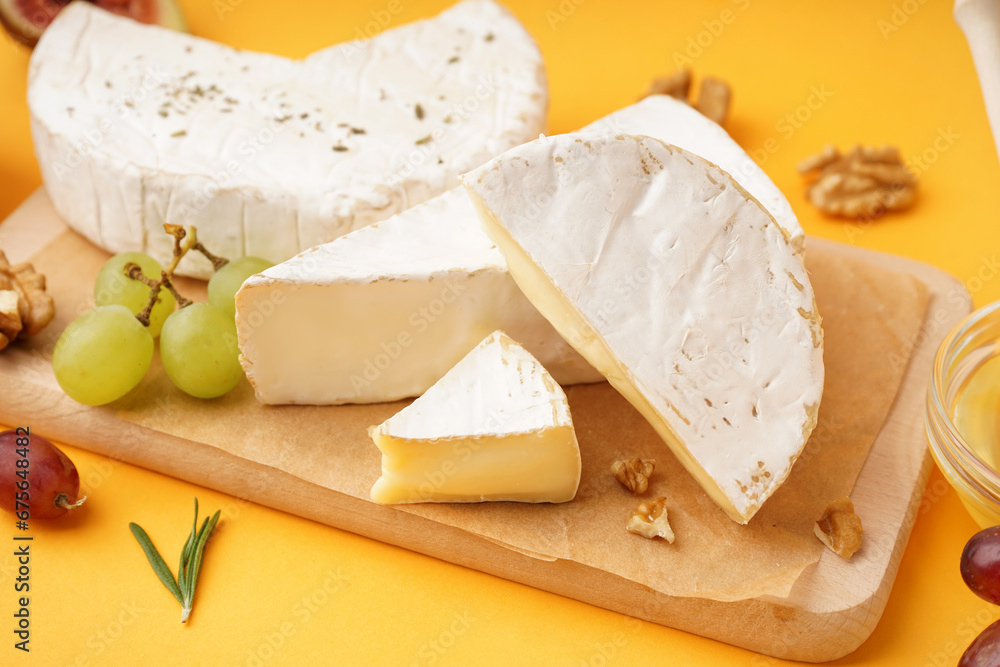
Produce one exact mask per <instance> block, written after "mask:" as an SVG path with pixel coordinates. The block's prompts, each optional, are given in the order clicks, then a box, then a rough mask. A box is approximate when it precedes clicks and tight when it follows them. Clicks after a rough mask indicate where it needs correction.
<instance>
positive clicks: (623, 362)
mask: <svg viewBox="0 0 1000 667" xmlns="http://www.w3.org/2000/svg"><path fill="white" fill-rule="evenodd" d="M462 181H463V183H464V185H465V186H466V188H467V189H468V191H469V193H470V195H471V196H472V198H473V201H474V202H475V203H476V207H477V209H478V211H479V214H480V217H481V220H482V222H483V225H484V227H485V229H486V230H487V232H488V233H489V234H490V236H491V237H492V238H493V240H494V242H495V243H496V244H497V246H498V247H499V248H500V250H501V252H503V254H504V257H505V258H506V260H507V265H508V268H509V270H510V272H511V274H512V275H513V276H514V279H515V280H516V281H517V283H518V285H519V286H520V287H521V289H522V291H523V292H524V293H525V295H526V296H527V297H528V298H529V299H530V300H531V302H532V303H533V304H534V305H535V306H536V307H537V308H538V310H539V311H540V312H541V313H542V314H543V315H545V317H546V318H548V319H549V321H550V322H552V324H553V326H555V328H556V330H557V331H559V333H560V334H562V336H563V338H565V339H566V340H567V341H568V342H570V343H571V344H572V345H573V346H574V347H575V348H576V349H577V350H578V351H579V352H580V353H581V354H582V355H583V356H584V357H585V358H586V359H587V360H588V361H590V363H591V364H593V366H594V367H595V368H597V369H598V370H599V371H601V372H602V373H603V374H604V375H605V376H606V377H607V378H608V380H609V381H610V382H611V383H612V384H613V385H614V386H615V388H616V389H618V391H620V392H621V393H622V394H623V395H624V396H625V397H626V398H627V399H628V400H629V401H630V402H631V403H632V405H634V406H635V407H636V408H637V409H638V410H639V411H640V412H641V413H642V414H643V416H644V417H645V418H646V419H647V420H648V421H649V422H650V423H651V424H652V425H653V426H654V428H656V430H657V432H658V433H659V434H660V436H661V437H662V438H663V439H664V441H666V443H667V444H668V445H669V446H670V447H671V449H672V450H673V451H674V453H675V454H676V456H677V457H678V459H679V460H680V461H681V463H683V464H684V466H685V467H686V468H687V469H688V470H689V471H690V472H691V474H692V475H693V476H694V477H695V478H696V479H697V480H698V481H699V482H700V483H701V485H702V486H703V487H704V489H705V491H706V492H707V493H708V494H709V495H710V496H711V497H712V499H713V500H715V502H716V503H718V504H719V506H720V507H722V509H724V510H725V511H726V513H727V514H728V515H729V516H730V517H731V518H732V519H733V520H735V521H737V522H740V523H746V522H747V521H749V520H750V518H751V517H753V515H754V513H756V512H757V510H758V509H759V508H760V506H761V504H762V503H763V502H764V501H765V500H766V499H767V498H768V497H769V496H770V495H771V494H772V493H774V491H775V490H776V489H777V488H778V486H779V485H780V484H781V483H782V482H783V481H784V480H785V478H786V477H787V476H788V474H789V471H790V470H791V467H792V464H793V463H794V462H795V459H796V458H797V457H798V456H799V454H800V452H801V451H802V448H803V446H804V444H805V442H806V439H807V438H808V437H809V434H810V433H811V431H812V430H813V428H814V426H815V424H816V416H817V411H818V409H819V402H820V397H821V394H822V389H823V347H822V341H823V334H822V330H821V328H820V318H819V315H818V313H817V311H816V304H815V300H814V298H813V291H812V288H811V286H810V284H809V277H808V275H807V274H806V270H805V268H804V266H803V263H802V259H801V257H800V256H799V255H798V254H797V253H796V252H795V251H794V249H793V247H792V245H791V244H790V243H789V235H788V234H787V232H786V231H785V230H783V229H782V228H781V227H779V226H778V225H777V224H776V223H775V220H774V218H773V217H772V216H771V215H770V214H768V212H767V211H766V210H765V209H764V208H763V207H762V206H761V205H760V204H759V203H758V202H757V201H756V200H755V199H754V198H753V197H752V196H750V195H749V193H747V191H746V190H744V189H743V188H742V187H741V186H740V185H738V184H737V183H736V182H735V181H734V180H733V179H732V177H731V176H730V175H729V174H727V173H726V172H724V171H723V170H722V169H720V168H718V167H716V166H715V165H713V164H711V163H709V162H708V161H706V160H704V159H702V158H700V157H698V156H697V155H694V154H693V153H689V152H687V151H685V150H682V149H679V148H676V147H674V146H671V145H667V144H664V143H663V142H661V141H659V140H657V139H653V138H650V137H643V136H632V135H620V134H618V135H615V134H603V135H602V134H582V133H581V134H575V135H574V134H570V135H561V136H555V137H547V138H546V137H543V138H541V139H538V140H536V141H533V142H531V143H528V144H525V145H523V146H519V147H517V148H515V149H512V150H510V151H508V152H507V153H505V154H503V155H501V156H500V157H498V158H496V159H494V160H492V161H491V162H488V163H487V164H485V165H483V166H482V167H480V168H478V169H476V170H474V171H472V172H470V173H469V174H466V175H465V176H463V177H462Z"/></svg>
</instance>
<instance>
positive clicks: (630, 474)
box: [611, 459, 656, 496]
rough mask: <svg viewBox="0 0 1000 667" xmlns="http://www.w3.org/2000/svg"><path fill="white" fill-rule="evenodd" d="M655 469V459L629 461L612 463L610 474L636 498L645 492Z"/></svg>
mask: <svg viewBox="0 0 1000 667" xmlns="http://www.w3.org/2000/svg"><path fill="white" fill-rule="evenodd" d="M655 467H656V460H655V459H629V460H627V461H615V462H614V463H612V464H611V472H612V474H614V476H615V479H617V480H618V481H619V482H621V483H622V486H624V487H625V488H626V489H628V490H629V491H631V492H632V493H634V494H635V495H637V496H638V495H642V494H643V493H645V492H646V488H647V487H648V486H649V476H650V475H652V474H653V468H655Z"/></svg>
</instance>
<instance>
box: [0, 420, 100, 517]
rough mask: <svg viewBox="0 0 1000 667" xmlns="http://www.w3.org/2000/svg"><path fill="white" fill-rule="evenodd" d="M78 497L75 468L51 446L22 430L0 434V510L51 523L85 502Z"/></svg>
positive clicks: (47, 442) (78, 488)
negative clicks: (22, 513)
mask: <svg viewBox="0 0 1000 667" xmlns="http://www.w3.org/2000/svg"><path fill="white" fill-rule="evenodd" d="M79 493H80V475H79V473H77V471H76V466H74V465H73V462H72V461H70V460H69V457H67V456H66V455H65V454H63V453H62V451H60V450H59V449H58V448H57V447H56V446H55V445H53V444H52V443H51V442H49V441H48V440H46V439H45V438H43V437H42V436H40V435H35V434H34V433H32V434H30V435H27V436H26V435H24V431H23V430H19V431H3V432H2V433H0V507H3V509H5V510H7V511H9V512H14V513H15V514H16V515H17V516H18V517H19V518H31V519H54V518H56V517H58V516H62V515H63V514H65V513H66V511H67V510H68V509H71V508H73V507H76V506H78V505H79V504H80V503H82V502H83V500H85V499H83V500H81V499H79ZM18 501H20V504H18ZM25 504H26V505H27V513H26V515H25V517H22V516H21V514H19V512H24V511H25Z"/></svg>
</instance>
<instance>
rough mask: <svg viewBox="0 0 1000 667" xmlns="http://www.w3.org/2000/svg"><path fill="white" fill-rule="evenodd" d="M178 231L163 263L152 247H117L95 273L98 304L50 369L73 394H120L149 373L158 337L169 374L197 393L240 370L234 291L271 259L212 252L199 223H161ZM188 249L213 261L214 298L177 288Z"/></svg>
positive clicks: (105, 399)
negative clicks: (189, 295) (198, 298)
mask: <svg viewBox="0 0 1000 667" xmlns="http://www.w3.org/2000/svg"><path fill="white" fill-rule="evenodd" d="M164 229H165V230H166V231H167V233H168V234H171V235H172V236H173V237H174V256H173V260H172V261H171V263H170V265H169V266H167V267H166V268H164V267H163V266H162V265H161V264H160V263H159V262H157V261H156V260H155V259H153V258H152V257H150V256H149V255H146V254H143V253H138V252H125V253H119V254H117V255H114V256H113V257H111V258H110V259H109V260H108V261H107V262H105V264H104V265H103V266H102V267H101V270H100V271H99V272H98V274H97V278H96V279H95V281H94V302H95V304H96V306H97V307H96V308H94V309H93V310H90V311H87V312H85V313H84V314H83V315H81V316H80V317H78V318H77V319H75V320H73V322H71V323H70V324H69V326H67V327H66V329H65V330H64V331H63V333H62V335H61V336H60V337H59V340H58V341H57V342H56V346H55V349H54V351H53V354H52V370H53V373H54V374H55V377H56V381H57V382H58V383H59V386H60V387H62V389H63V391H65V392H66V394H67V395H69V396H70V398H72V399H74V400H75V401H78V402H80V403H83V404H85V405H104V404H106V403H110V402H112V401H116V400H118V399H119V398H122V397H123V396H125V395H126V394H128V393H129V392H130V391H132V390H133V389H134V388H135V387H136V386H138V384H139V383H140V382H141V381H142V379H143V377H145V375H146V373H147V371H148V370H149V367H150V364H151V363H152V359H153V353H154V349H155V347H156V344H155V340H156V339H157V338H158V339H159V349H160V359H161V361H162V362H163V367H164V369H165V370H166V372H167V376H168V377H169V378H170V379H171V381H172V382H173V383H174V384H175V385H176V386H177V387H178V388H179V389H181V390H182V391H184V392H185V393H187V394H190V395H191V396H195V397H197V398H216V397H219V396H223V395H224V394H226V393H228V392H229V391H231V390H232V389H233V388H234V387H235V386H236V385H237V384H238V383H239V381H240V380H241V379H242V378H243V369H242V367H241V365H240V363H239V353H240V352H239V346H238V345H237V342H236V324H235V317H236V304H235V295H236V292H237V291H238V290H239V288H240V286H241V285H242V284H243V282H244V281H245V280H246V279H247V278H249V277H250V276H251V275H254V274H255V273H259V272H260V271H263V270H264V269H266V268H268V267H270V266H271V263H270V262H268V261H267V260H264V259H261V258H258V257H241V258H239V259H236V260H233V261H232V262H230V261H228V260H226V259H223V258H221V257H216V256H215V255H212V254H211V253H210V252H209V251H208V250H207V249H205V247H204V246H202V245H201V244H200V243H198V241H197V230H195V228H194V227H191V228H189V230H190V231H188V230H185V229H184V228H183V227H180V226H177V225H164ZM190 250H197V251H198V252H201V253H202V254H203V255H205V257H207V258H208V259H209V260H210V261H211V262H212V265H213V267H214V268H215V273H214V274H213V276H212V279H211V280H210V281H209V284H208V298H209V303H192V302H191V301H189V300H188V299H186V298H184V297H183V296H182V295H180V294H179V293H178V292H177V290H176V288H175V287H174V285H173V282H172V277H173V272H174V269H176V268H177V264H178V262H180V260H181V258H182V257H183V256H184V255H185V254H186V253H187V252H188V251H190Z"/></svg>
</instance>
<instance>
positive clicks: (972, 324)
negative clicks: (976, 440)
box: [924, 301, 1000, 528]
mask: <svg viewBox="0 0 1000 667" xmlns="http://www.w3.org/2000/svg"><path fill="white" fill-rule="evenodd" d="M998 355H1000V301H998V302H996V303H992V304H990V305H988V306H984V307H983V308H980V309H979V310H976V311H975V312H973V313H972V314H970V315H969V316H968V317H966V318H965V319H964V320H962V321H961V322H960V323H959V324H958V325H957V326H956V327H955V328H954V329H953V330H952V331H951V333H949V334H948V336H947V337H946V338H945V339H944V341H943V342H942V343H941V347H940V348H938V352H937V355H936V356H935V358H934V365H933V367H932V368H931V378H930V386H929V387H928V388H927V407H926V411H925V416H924V424H925V428H926V430H927V441H928V444H929V446H930V450H931V454H932V455H933V457H934V460H935V461H936V462H937V465H938V468H940V469H941V472H942V473H943V474H944V476H945V478H946V479H947V480H948V482H949V483H950V484H951V485H952V486H953V487H954V488H955V491H957V492H958V496H959V498H960V499H961V500H962V504H963V505H965V508H966V509H967V510H968V511H969V514H970V515H972V518H973V519H975V521H976V522H977V523H978V524H979V525H980V526H982V527H983V528H986V527H989V526H995V525H998V524H1000V472H997V470H996V469H995V468H994V467H991V466H990V465H989V464H988V463H987V462H986V461H985V460H984V456H982V455H980V454H979V453H977V452H976V450H975V449H974V448H973V447H972V446H971V445H970V444H969V442H968V441H967V440H966V438H965V436H963V434H962V433H959V430H958V428H957V427H956V424H955V421H956V420H955V414H956V413H955V410H956V404H957V401H958V400H959V398H960V397H962V392H963V390H965V389H966V387H967V385H968V384H969V382H970V381H971V380H972V379H973V377H974V376H975V375H976V373H977V372H983V373H985V372H986V370H984V367H987V364H989V366H988V368H987V370H990V372H993V373H995V375H994V377H995V378H996V385H997V387H998V389H997V392H998V395H1000V365H997V363H1000V360H998V359H997V357H998ZM991 360H992V361H996V362H997V363H993V364H990V363H989V362H991ZM982 379H985V378H984V377H983V376H980V378H977V381H979V380H982ZM983 407H986V406H982V405H976V406H975V409H977V410H978V409H981V408H983ZM988 409H989V410H990V412H991V414H992V415H996V419H997V423H998V426H1000V404H996V405H990V406H988ZM995 438H996V442H997V443H998V444H1000V432H998V433H997V434H996V436H995ZM984 446H985V443H984ZM997 454H1000V451H998V452H997ZM994 465H996V463H994Z"/></svg>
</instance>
